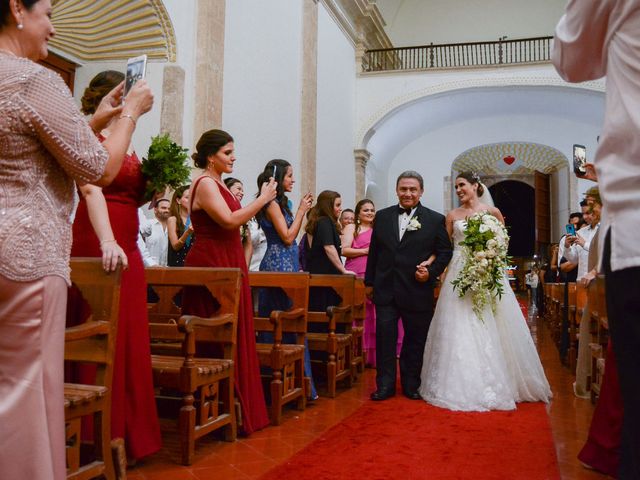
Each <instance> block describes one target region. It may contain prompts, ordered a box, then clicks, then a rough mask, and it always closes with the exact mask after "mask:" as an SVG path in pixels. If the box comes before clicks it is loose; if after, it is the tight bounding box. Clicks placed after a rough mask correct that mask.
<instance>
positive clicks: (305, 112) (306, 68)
mask: <svg viewBox="0 0 640 480" xmlns="http://www.w3.org/2000/svg"><path fill="white" fill-rule="evenodd" d="M302 48H303V50H302V98H301V102H300V103H301V109H302V111H301V115H300V118H301V132H300V183H301V190H300V191H301V192H311V193H312V194H313V195H315V193H316V140H317V117H318V109H317V102H318V0H304V5H303V8H302Z"/></svg>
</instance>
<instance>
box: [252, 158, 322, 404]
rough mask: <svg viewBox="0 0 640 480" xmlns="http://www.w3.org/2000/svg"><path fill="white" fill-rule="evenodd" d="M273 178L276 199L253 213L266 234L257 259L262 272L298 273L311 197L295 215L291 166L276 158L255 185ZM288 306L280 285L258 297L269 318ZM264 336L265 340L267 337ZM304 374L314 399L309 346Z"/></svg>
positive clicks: (262, 311) (290, 339)
mask: <svg viewBox="0 0 640 480" xmlns="http://www.w3.org/2000/svg"><path fill="white" fill-rule="evenodd" d="M270 177H273V178H274V180H275V181H276V182H277V184H278V187H277V194H276V199H275V200H273V201H272V202H271V203H269V204H268V205H267V206H266V207H264V208H263V209H262V210H260V212H258V214H257V215H256V219H257V220H258V224H259V225H260V228H262V230H263V231H264V233H265V236H266V237H267V251H266V252H265V254H264V257H263V258H262V262H260V271H262V272H297V271H299V269H300V268H299V263H298V245H297V244H296V237H297V236H298V233H299V232H300V227H301V226H302V221H303V219H304V216H305V214H306V213H307V211H308V210H309V209H310V208H311V205H312V204H313V196H312V195H311V194H310V193H307V194H306V195H304V196H303V197H302V200H300V206H299V207H298V210H297V211H296V214H295V216H294V215H293V213H292V211H291V201H290V200H289V199H288V198H287V195H286V194H287V193H288V192H291V190H292V189H293V184H294V183H295V180H294V179H293V169H292V168H291V165H290V164H289V162H287V161H286V160H280V159H275V160H271V161H270V162H268V163H267V165H266V166H265V168H264V171H263V172H262V173H261V174H260V175H259V176H258V185H262V182H263V181H264V179H267V181H268V180H269V178H270ZM289 308H291V301H290V299H289V298H288V297H287V295H286V294H285V293H284V291H283V290H281V289H279V288H264V289H261V290H260V293H259V296H258V314H259V315H260V316H261V317H269V316H270V315H271V312H272V311H273V310H288V309H289ZM263 339H264V340H265V341H266V340H267V339H266V338H264V336H263ZM283 340H284V341H285V342H287V343H294V342H295V336H294V335H293V334H285V336H284V338H283ZM304 367H305V368H304V369H305V375H306V376H307V377H309V378H311V392H309V395H310V398H311V399H312V400H313V399H316V398H317V397H318V394H317V393H316V389H315V385H314V383H313V378H312V377H311V360H310V357H309V350H308V348H307V349H306V350H305V365H304Z"/></svg>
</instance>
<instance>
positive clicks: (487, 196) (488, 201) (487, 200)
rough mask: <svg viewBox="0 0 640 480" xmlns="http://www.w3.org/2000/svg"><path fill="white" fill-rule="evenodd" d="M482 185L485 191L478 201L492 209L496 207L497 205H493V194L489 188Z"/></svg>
mask: <svg viewBox="0 0 640 480" xmlns="http://www.w3.org/2000/svg"><path fill="white" fill-rule="evenodd" d="M480 185H482V189H483V190H484V191H483V192H482V195H480V196H479V197H478V200H480V202H481V203H484V204H485V205H489V206H490V207H495V204H494V203H493V197H492V196H491V192H489V187H487V186H486V185H485V184H484V183H482V182H480Z"/></svg>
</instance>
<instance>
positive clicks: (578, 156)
mask: <svg viewBox="0 0 640 480" xmlns="http://www.w3.org/2000/svg"><path fill="white" fill-rule="evenodd" d="M586 163H587V149H586V148H585V146H584V145H574V146H573V172H574V173H575V174H576V175H577V176H578V177H583V176H584V175H585V174H586V173H587V167H586V166H585V164H586Z"/></svg>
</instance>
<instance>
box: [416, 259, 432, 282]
mask: <svg viewBox="0 0 640 480" xmlns="http://www.w3.org/2000/svg"><path fill="white" fill-rule="evenodd" d="M415 277H416V280H417V281H418V282H420V283H424V282H426V281H427V280H429V270H427V264H426V262H422V263H420V264H418V265H417V266H416V274H415Z"/></svg>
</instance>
